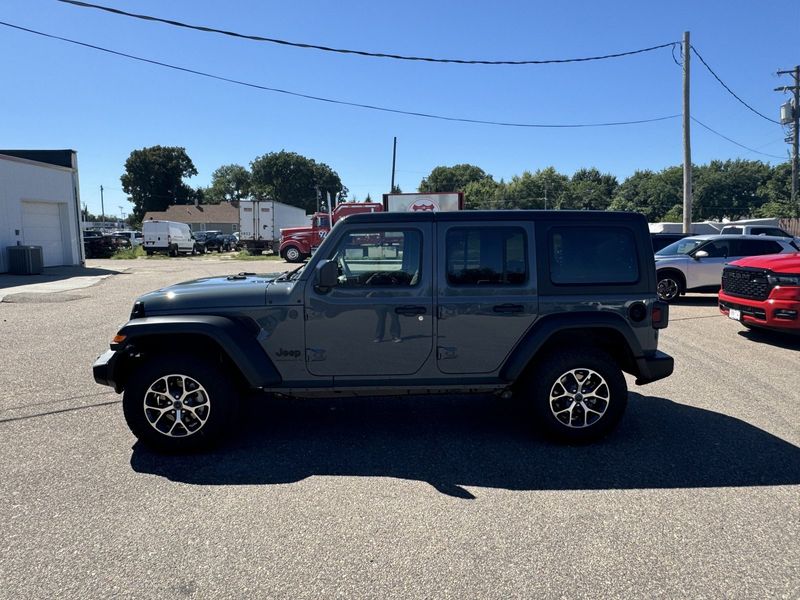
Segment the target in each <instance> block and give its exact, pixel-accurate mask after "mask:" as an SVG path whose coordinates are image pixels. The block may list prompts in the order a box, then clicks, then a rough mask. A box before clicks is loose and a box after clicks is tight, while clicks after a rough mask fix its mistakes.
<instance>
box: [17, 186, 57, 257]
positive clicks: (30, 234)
mask: <svg viewBox="0 0 800 600" xmlns="http://www.w3.org/2000/svg"><path fill="white" fill-rule="evenodd" d="M59 207H60V204H57V203H55V202H23V203H22V243H23V244H25V245H26V246H41V247H42V250H43V252H44V266H45V267H52V266H57V265H63V264H64V263H65V262H66V261H65V260H64V240H63V239H62V237H61V212H60V210H59Z"/></svg>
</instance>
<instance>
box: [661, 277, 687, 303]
mask: <svg viewBox="0 0 800 600" xmlns="http://www.w3.org/2000/svg"><path fill="white" fill-rule="evenodd" d="M656 281H657V283H656V293H657V294H658V298H659V300H662V301H664V302H675V301H676V300H677V299H678V298H680V297H681V294H683V293H684V292H685V287H686V284H685V283H684V282H683V278H682V277H681V276H680V275H678V274H677V273H676V272H675V271H659V272H658V274H657V275H656Z"/></svg>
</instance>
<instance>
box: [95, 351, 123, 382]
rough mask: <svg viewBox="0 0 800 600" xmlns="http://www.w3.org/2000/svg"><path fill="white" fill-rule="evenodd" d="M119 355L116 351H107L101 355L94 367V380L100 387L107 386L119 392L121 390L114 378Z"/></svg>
mask: <svg viewBox="0 0 800 600" xmlns="http://www.w3.org/2000/svg"><path fill="white" fill-rule="evenodd" d="M117 358H118V355H117V353H116V352H115V351H114V350H106V351H105V352H104V353H103V354H101V355H100V356H99V357H98V358H97V360H96V361H94V364H93V365H92V374H93V375H94V380H95V381H96V382H97V383H99V384H100V385H107V386H109V387H112V388H114V390H115V391H117V392H119V391H120V389H119V387H118V384H117V382H116V379H115V377H114V367H115V366H116V362H117Z"/></svg>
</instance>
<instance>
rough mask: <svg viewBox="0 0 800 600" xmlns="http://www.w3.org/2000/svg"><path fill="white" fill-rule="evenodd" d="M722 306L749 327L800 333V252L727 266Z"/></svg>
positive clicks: (723, 273)
mask: <svg viewBox="0 0 800 600" xmlns="http://www.w3.org/2000/svg"><path fill="white" fill-rule="evenodd" d="M719 309H720V311H722V313H723V314H726V315H728V316H729V317H730V318H731V319H734V320H736V321H740V322H741V323H742V325H744V326H745V327H760V328H766V329H778V330H782V331H786V332H794V333H800V253H797V254H779V255H773V256H757V257H753V258H744V259H742V260H737V261H736V262H733V263H731V264H730V265H728V266H727V267H725V269H724V270H723V271H722V290H720V293H719Z"/></svg>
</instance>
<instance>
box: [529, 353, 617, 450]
mask: <svg viewBox="0 0 800 600" xmlns="http://www.w3.org/2000/svg"><path fill="white" fill-rule="evenodd" d="M523 394H525V395H528V396H530V398H528V399H527V400H529V401H530V402H532V409H533V413H534V416H535V418H536V425H537V426H539V427H540V428H541V429H543V430H544V432H545V433H546V434H547V435H549V436H551V437H553V438H555V439H557V440H559V441H564V442H588V441H592V440H596V439H598V438H601V437H603V436H604V435H606V434H607V433H609V432H610V431H611V430H612V429H614V427H616V425H617V424H618V423H619V420H620V419H621V418H622V415H623V413H624V412H625V407H626V406H627V403H628V387H627V385H626V383H625V377H624V376H623V374H622V370H621V369H620V368H619V367H618V366H617V365H616V364H615V363H614V362H613V360H612V359H611V358H610V357H609V356H608V355H607V354H605V353H604V352H600V351H595V350H572V349H564V350H561V351H560V352H558V353H556V354H553V355H552V356H550V357H548V358H546V359H545V360H544V361H542V362H541V363H540V364H539V365H538V366H537V368H536V370H535V372H534V373H532V375H531V377H530V380H529V382H528V383H526V384H524V385H523Z"/></svg>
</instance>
